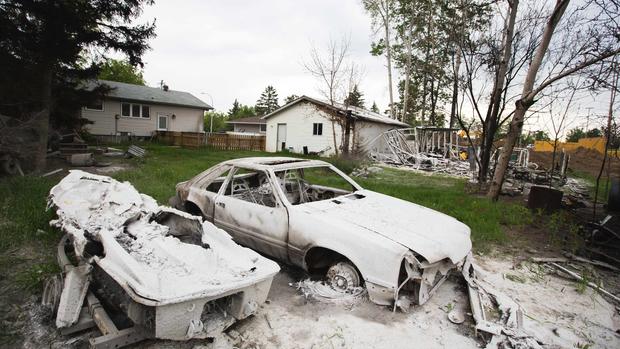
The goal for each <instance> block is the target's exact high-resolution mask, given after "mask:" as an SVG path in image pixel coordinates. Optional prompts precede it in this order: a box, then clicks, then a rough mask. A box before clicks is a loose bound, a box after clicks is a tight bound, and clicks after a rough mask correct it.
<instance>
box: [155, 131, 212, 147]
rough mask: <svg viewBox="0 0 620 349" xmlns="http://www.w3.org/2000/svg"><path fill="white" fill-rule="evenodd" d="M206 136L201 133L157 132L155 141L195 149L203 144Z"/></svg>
mask: <svg viewBox="0 0 620 349" xmlns="http://www.w3.org/2000/svg"><path fill="white" fill-rule="evenodd" d="M205 137H206V135H205V134H204V133H202V132H175V131H157V139H158V140H160V141H162V142H164V143H167V144H170V145H180V146H182V147H192V148H197V147H200V146H203V145H204V144H205Z"/></svg>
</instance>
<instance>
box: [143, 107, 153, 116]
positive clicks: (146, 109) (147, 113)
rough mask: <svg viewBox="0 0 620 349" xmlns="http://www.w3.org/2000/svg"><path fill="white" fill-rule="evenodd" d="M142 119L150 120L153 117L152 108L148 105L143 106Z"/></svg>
mask: <svg viewBox="0 0 620 349" xmlns="http://www.w3.org/2000/svg"><path fill="white" fill-rule="evenodd" d="M142 117H143V118H145V119H149V118H150V117H151V108H149V106H148V105H143V106H142Z"/></svg>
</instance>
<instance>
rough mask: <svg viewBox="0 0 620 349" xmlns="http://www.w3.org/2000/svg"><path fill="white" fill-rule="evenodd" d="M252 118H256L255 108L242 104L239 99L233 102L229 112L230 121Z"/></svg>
mask: <svg viewBox="0 0 620 349" xmlns="http://www.w3.org/2000/svg"><path fill="white" fill-rule="evenodd" d="M250 116H256V110H255V109H254V107H253V106H251V105H245V104H241V103H239V101H238V100H237V99H235V101H234V102H233V106H232V108H230V110H228V119H230V120H235V119H241V118H247V117H250Z"/></svg>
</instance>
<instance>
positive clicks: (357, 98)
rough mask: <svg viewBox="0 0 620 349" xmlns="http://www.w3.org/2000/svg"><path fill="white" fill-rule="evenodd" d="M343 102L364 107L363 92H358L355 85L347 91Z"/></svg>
mask: <svg viewBox="0 0 620 349" xmlns="http://www.w3.org/2000/svg"><path fill="white" fill-rule="evenodd" d="M344 104H346V105H350V106H353V107H358V108H364V94H363V93H362V92H360V90H359V89H358V88H357V85H354V86H353V90H352V91H351V92H349V95H348V96H347V98H345V99H344Z"/></svg>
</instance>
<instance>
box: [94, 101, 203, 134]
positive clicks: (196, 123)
mask: <svg viewBox="0 0 620 349" xmlns="http://www.w3.org/2000/svg"><path fill="white" fill-rule="evenodd" d="M121 103H122V102H120V101H116V100H105V101H104V102H103V111H96V110H88V109H82V117H83V118H85V119H88V120H90V121H92V122H93V123H92V124H88V125H86V126H85V127H86V129H87V130H88V131H89V132H90V133H91V134H93V135H114V134H115V132H131V134H132V135H135V136H150V135H151V134H152V132H153V131H155V130H157V115H158V114H166V115H169V117H168V131H181V132H202V131H203V123H204V111H203V110H201V109H195V108H187V107H178V106H168V105H157V104H146V103H144V104H143V105H148V106H149V107H150V118H148V119H146V118H132V117H121V116H120V115H121ZM128 103H129V102H128ZM134 104H139V103H134ZM117 115H118V116H119V117H118V120H116V116H117ZM172 115H174V118H173V117H172ZM115 123H116V127H115Z"/></svg>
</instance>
